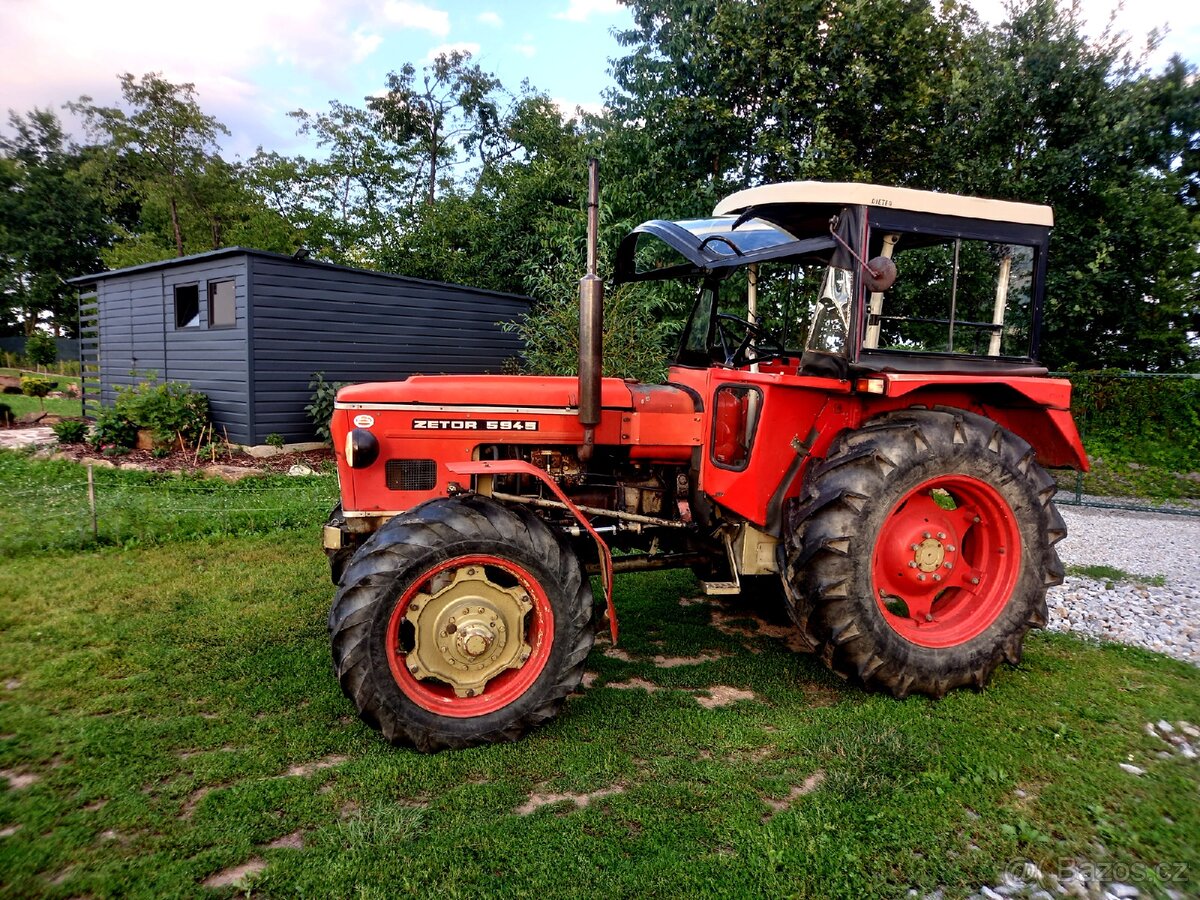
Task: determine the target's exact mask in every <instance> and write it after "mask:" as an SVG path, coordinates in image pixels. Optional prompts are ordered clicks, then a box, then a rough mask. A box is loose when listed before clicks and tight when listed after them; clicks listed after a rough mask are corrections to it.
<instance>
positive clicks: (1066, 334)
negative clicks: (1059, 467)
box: [937, 0, 1200, 371]
mask: <svg viewBox="0 0 1200 900" xmlns="http://www.w3.org/2000/svg"><path fill="white" fill-rule="evenodd" d="M1082 28H1083V25H1082V22H1081V19H1080V12H1079V10H1078V9H1077V8H1076V7H1074V6H1069V5H1064V4H1059V3H1057V2H1055V0H1027V2H1025V3H1023V4H1021V5H1017V6H1014V7H1012V8H1011V9H1010V11H1009V18H1008V19H1007V20H1006V21H1005V22H1003V23H1001V24H1000V25H999V26H997V27H995V28H992V29H984V30H981V31H980V32H979V33H978V34H976V35H975V36H974V37H973V39H972V46H971V52H970V53H968V54H966V56H965V58H964V64H963V67H962V69H961V73H960V76H959V77H958V78H957V79H956V80H955V84H954V90H953V91H952V93H951V95H950V98H949V102H948V103H947V106H946V111H947V115H948V118H947V120H946V121H945V122H943V123H942V124H941V125H940V130H941V131H942V132H943V134H945V135H946V137H945V138H944V139H943V141H942V142H941V145H940V147H939V152H938V165H937V167H938V169H939V170H941V171H942V172H944V173H945V180H944V186H945V187H946V188H947V189H950V190H956V191H960V192H964V193H977V194H982V195H984V196H995V197H1004V198H1010V199H1017V200H1027V201H1033V202H1038V203H1048V204H1050V205H1052V206H1053V207H1054V208H1055V218H1056V223H1055V231H1054V239H1053V248H1052V252H1053V254H1054V256H1053V260H1052V264H1051V266H1050V274H1049V282H1048V291H1047V293H1048V298H1049V302H1048V309H1047V315H1046V330H1045V339H1044V342H1043V351H1042V358H1043V360H1044V361H1045V362H1046V363H1047V364H1048V365H1050V366H1051V367H1054V368H1058V367H1062V366H1074V367H1077V368H1085V369H1086V368H1104V367H1118V368H1130V369H1137V370H1142V371H1176V370H1179V369H1186V368H1189V367H1195V366H1196V364H1197V357H1198V355H1200V353H1198V348H1197V346H1196V344H1195V338H1194V335H1195V333H1196V331H1197V328H1198V326H1200V312H1198V310H1197V293H1196V286H1195V273H1196V272H1197V271H1200V256H1198V254H1197V252H1196V248H1197V245H1198V244H1200V232H1198V230H1197V227H1196V225H1197V220H1196V216H1195V206H1194V204H1192V203H1191V201H1190V199H1189V197H1190V192H1192V191H1194V189H1195V184H1196V181H1195V177H1194V173H1195V162H1196V158H1197V157H1196V147H1197V131H1198V118H1197V117H1198V113H1197V109H1198V108H1200V106H1198V105H1197V98H1198V97H1200V94H1198V90H1200V89H1198V88H1197V87H1196V84H1195V69H1194V68H1192V69H1190V72H1189V69H1188V67H1186V66H1184V65H1183V64H1182V63H1180V62H1179V61H1175V62H1173V63H1172V64H1171V65H1170V66H1169V67H1168V70H1167V72H1166V73H1165V74H1164V75H1162V76H1159V77H1152V76H1150V75H1148V74H1147V73H1145V72H1144V71H1142V70H1141V69H1140V67H1139V64H1138V61H1137V59H1136V57H1135V56H1134V55H1133V54H1132V53H1131V52H1130V51H1129V46H1128V39H1127V38H1125V37H1123V36H1112V35H1108V34H1103V35H1101V37H1100V38H1099V39H1097V40H1090V39H1088V38H1087V37H1086V35H1084V33H1083V30H1082ZM1189 78H1190V81H1189ZM956 135H957V137H956ZM1189 160H1190V164H1191V169H1192V171H1191V173H1189V172H1188V171H1187V167H1186V166H1185V165H1184V163H1186V162H1187V161H1189Z"/></svg>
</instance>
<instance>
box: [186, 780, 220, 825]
mask: <svg viewBox="0 0 1200 900" xmlns="http://www.w3.org/2000/svg"><path fill="white" fill-rule="evenodd" d="M218 787H221V785H210V784H206V785H205V786H204V787H198V788H196V790H194V791H192V792H191V793H190V794H188V798H187V799H186V800H184V801H183V808H182V809H180V810H179V818H181V819H190V818H191V817H192V813H194V812H195V811H196V807H197V806H199V805H200V801H201V800H203V799H204V798H205V797H207V796H208V795H209V794H211V793H212V792H213V791H214V790H216V788H218Z"/></svg>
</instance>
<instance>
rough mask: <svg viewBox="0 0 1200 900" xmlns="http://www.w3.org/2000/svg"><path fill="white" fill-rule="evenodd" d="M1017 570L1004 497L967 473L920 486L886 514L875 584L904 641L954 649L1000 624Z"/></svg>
mask: <svg viewBox="0 0 1200 900" xmlns="http://www.w3.org/2000/svg"><path fill="white" fill-rule="evenodd" d="M1020 571H1021V536H1020V532H1019V530H1018V529H1017V524H1016V518H1015V516H1014V515H1013V513H1012V510H1011V508H1010V507H1009V505H1008V503H1007V502H1006V501H1005V500H1004V498H1003V497H1002V496H1001V495H1000V493H999V492H998V491H997V490H996V489H995V488H994V487H992V486H991V485H989V484H987V483H986V482H984V481H980V480H979V479H977V478H972V477H970V476H968V475H943V476H939V477H937V478H931V479H929V480H928V481H924V482H922V483H921V484H919V485H917V486H916V487H915V488H913V489H912V490H911V491H909V492H908V493H907V494H905V495H904V496H903V497H901V498H900V500H899V501H898V502H897V503H896V504H895V505H894V506H893V507H892V509H891V510H890V511H889V512H888V515H887V518H886V519H885V520H884V523H883V527H882V528H881V529H880V531H879V538H878V540H877V541H876V544H875V552H874V556H873V560H872V582H873V584H872V587H873V593H874V595H875V602H876V603H877V604H878V606H879V609H880V611H881V612H882V613H883V616H884V619H885V620H886V621H887V623H888V625H889V626H890V627H891V628H892V629H893V630H894V631H895V632H897V633H898V634H899V635H900V636H901V637H903V638H905V639H906V640H908V641H911V642H912V643H914V644H918V645H920V646H922V647H953V646H956V645H958V644H962V643H964V642H966V641H969V640H971V639H972V638H974V637H976V636H977V635H979V634H981V633H982V632H983V631H985V630H986V629H987V628H988V626H990V625H991V624H992V623H993V622H995V621H996V619H997V618H998V617H999V616H1000V614H1001V613H1002V612H1003V611H1004V608H1005V606H1007V604H1008V600H1009V598H1010V597H1011V596H1012V592H1013V590H1014V588H1015V587H1016V584H1017V579H1018V577H1019V575H1020Z"/></svg>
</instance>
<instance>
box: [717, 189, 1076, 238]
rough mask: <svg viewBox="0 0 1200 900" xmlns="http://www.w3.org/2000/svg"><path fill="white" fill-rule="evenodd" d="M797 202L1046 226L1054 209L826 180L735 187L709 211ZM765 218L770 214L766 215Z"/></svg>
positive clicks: (728, 212)
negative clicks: (737, 189)
mask: <svg viewBox="0 0 1200 900" xmlns="http://www.w3.org/2000/svg"><path fill="white" fill-rule="evenodd" d="M798 204H804V205H812V204H825V205H832V206H873V207H883V208H885V209H903V210H909V211H912V212H926V213H935V214H937V215H943V216H958V217H960V218H964V219H987V220H989V221H993V222H1011V223H1014V224H1020V225H1040V226H1043V227H1047V228H1048V227H1050V226H1052V225H1053V224H1054V211H1053V210H1052V209H1051V208H1050V207H1049V206H1040V205H1037V204H1033V203H1015V202H1013V201H1010V200H985V199H983V198H982V197H961V196H958V195H956V194H939V193H937V192H935V191H918V190H914V189H913V188H898V187H883V186H881V185H875V184H860V183H854V182H825V181H788V182H784V183H782V184H766V185H763V186H761V187H755V188H748V189H747V190H744V191H738V192H737V193H736V194H730V195H729V196H728V197H726V198H725V199H724V200H722V201H721V202H719V203H718V204H717V205H716V208H715V209H713V215H714V216H726V215H736V214H739V213H744V212H746V211H747V210H749V209H762V208H763V207H771V206H781V205H791V206H795V205H798ZM764 218H771V217H770V216H769V215H768V216H764Z"/></svg>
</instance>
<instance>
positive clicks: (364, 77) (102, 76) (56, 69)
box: [0, 0, 1200, 158]
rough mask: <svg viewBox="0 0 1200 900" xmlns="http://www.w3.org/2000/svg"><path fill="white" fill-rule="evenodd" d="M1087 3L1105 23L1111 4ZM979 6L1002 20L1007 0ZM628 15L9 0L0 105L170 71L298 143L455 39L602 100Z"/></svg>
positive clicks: (1196, 36)
mask: <svg viewBox="0 0 1200 900" xmlns="http://www.w3.org/2000/svg"><path fill="white" fill-rule="evenodd" d="M1082 2H1083V7H1084V10H1085V15H1086V17H1087V21H1088V23H1089V31H1091V32H1093V33H1097V34H1098V33H1099V32H1100V31H1101V29H1102V28H1103V26H1104V23H1105V22H1106V21H1107V19H1108V17H1109V14H1110V12H1111V10H1112V8H1113V3H1112V0H1082ZM1132 5H1134V4H1132V3H1131V6H1132ZM975 6H976V8H977V9H978V10H979V12H980V15H981V16H982V17H983V18H984V19H985V20H986V21H998V20H999V18H1000V17H1001V15H1002V8H1003V0H975ZM630 23H631V18H630V15H629V12H628V10H627V9H625V8H624V7H623V6H621V5H620V4H619V3H618V2H617V0H203V2H200V3H189V4H171V3H163V2H162V0H107V2H96V0H0V110H4V109H13V110H17V111H18V112H24V111H26V110H30V109H32V108H33V107H35V106H40V107H47V106H49V107H53V108H56V109H59V110H60V114H61V115H63V116H64V118H66V116H67V114H66V113H65V112H63V111H61V109H60V108H61V106H62V104H63V103H65V102H66V101H68V100H75V99H77V98H78V97H79V96H80V95H83V94H86V95H89V96H91V97H92V98H93V99H94V100H95V101H96V102H98V103H101V104H104V105H110V104H115V103H116V102H117V100H118V99H119V85H118V82H117V75H118V74H119V73H122V72H133V73H135V74H137V75H141V74H144V73H146V72H159V73H161V74H162V75H163V77H165V78H166V79H167V80H169V81H172V82H175V83H183V82H192V83H194V84H195V85H196V91H197V94H198V97H199V100H200V105H201V107H202V108H203V109H204V111H205V112H206V113H208V114H209V115H213V116H215V117H216V118H217V119H218V120H220V121H221V122H223V123H224V124H225V125H226V126H227V127H228V128H229V129H230V131H231V132H232V135H231V136H230V137H229V138H224V139H222V146H223V148H224V150H225V151H226V152H227V153H228V154H232V155H236V156H241V157H243V158H245V157H248V156H249V155H251V154H253V152H254V150H255V148H256V147H258V146H260V145H261V146H264V147H266V148H267V149H271V150H278V151H280V152H284V153H288V152H297V151H298V150H300V149H303V148H304V146H305V142H304V139H303V138H299V137H297V136H296V134H295V126H294V123H293V121H292V120H291V119H289V118H288V116H287V113H288V112H289V111H291V110H295V109H300V108H303V109H306V110H308V111H310V112H315V111H320V110H324V109H325V108H326V107H327V105H328V102H329V101H330V100H335V99H336V100H340V101H342V102H345V103H350V104H354V105H360V104H361V103H362V100H363V98H364V97H366V96H367V95H369V94H372V93H374V92H377V91H379V90H381V89H382V88H383V86H384V84H385V82H386V78H387V74H388V73H389V72H390V71H393V70H396V69H398V68H399V67H400V66H402V65H403V64H404V63H405V62H412V63H413V64H414V65H415V66H417V67H418V68H420V67H421V66H422V65H423V64H425V63H426V62H428V61H429V60H430V59H432V58H433V56H434V55H436V54H437V53H438V52H440V51H443V50H449V49H455V48H457V49H463V50H469V51H470V52H471V53H472V55H473V56H474V58H475V60H476V61H477V62H479V64H480V65H481V66H482V67H483V69H484V70H485V71H489V72H492V73H494V74H495V75H496V76H497V77H498V78H499V79H500V81H501V82H502V83H503V84H504V86H505V87H507V88H508V89H509V90H512V91H515V90H516V89H517V88H518V87H519V86H520V84H521V81H522V80H523V79H528V80H529V81H530V82H531V84H532V85H533V86H534V87H535V88H537V89H538V90H540V91H543V92H545V93H547V94H549V95H550V96H551V97H552V98H553V99H554V100H555V101H557V102H558V103H559V105H560V107H562V108H563V109H564V110H565V111H568V112H570V111H573V110H574V109H575V108H576V107H577V106H583V107H584V108H588V109H593V108H598V107H599V106H600V104H601V102H602V98H603V92H604V91H605V90H606V88H608V87H610V86H611V84H612V81H611V78H610V76H609V74H608V69H609V62H608V61H609V60H610V59H612V58H614V57H617V56H620V55H622V48H621V47H620V46H619V45H618V43H617V41H616V38H615V36H614V32H616V31H619V30H621V29H623V28H627V27H628V26H629V25H630ZM1117 24H1118V26H1119V27H1120V28H1122V29H1124V30H1125V31H1127V32H1129V33H1130V34H1131V35H1132V36H1134V37H1135V39H1136V42H1137V43H1139V44H1140V43H1141V42H1142V41H1143V40H1144V37H1145V35H1146V33H1147V32H1148V31H1149V30H1150V29H1151V28H1162V27H1163V26H1168V27H1169V28H1170V33H1169V34H1168V35H1167V37H1166V39H1165V40H1164V41H1163V44H1162V46H1161V47H1160V49H1159V50H1158V52H1156V53H1155V54H1154V55H1153V56H1152V57H1151V64H1152V66H1153V67H1154V68H1161V66H1162V63H1163V62H1165V61H1166V59H1168V58H1169V56H1170V55H1171V53H1179V54H1180V55H1182V56H1183V57H1184V58H1185V59H1188V60H1189V61H1191V62H1198V61H1200V4H1196V3H1181V2H1178V0H1137V3H1136V8H1135V9H1134V10H1133V11H1132V12H1130V11H1126V12H1124V13H1122V14H1121V15H1120V16H1119V17H1118V20H1117ZM68 124H69V123H68Z"/></svg>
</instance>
